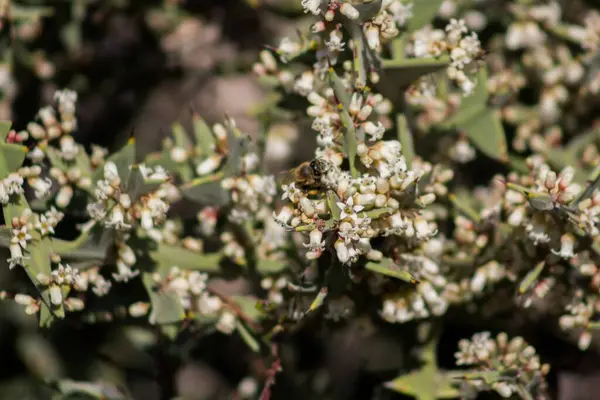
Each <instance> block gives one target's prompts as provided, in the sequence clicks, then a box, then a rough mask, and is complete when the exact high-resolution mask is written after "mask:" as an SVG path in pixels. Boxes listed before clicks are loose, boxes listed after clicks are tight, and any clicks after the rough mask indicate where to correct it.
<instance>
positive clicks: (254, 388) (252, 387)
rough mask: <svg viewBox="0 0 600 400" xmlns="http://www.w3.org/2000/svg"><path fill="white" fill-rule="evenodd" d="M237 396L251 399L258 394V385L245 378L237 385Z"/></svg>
mask: <svg viewBox="0 0 600 400" xmlns="http://www.w3.org/2000/svg"><path fill="white" fill-rule="evenodd" d="M237 391H238V394H239V395H240V397H241V398H243V399H252V398H254V397H255V396H256V393H257V392H258V383H257V382H256V379H254V378H252V377H246V378H244V379H242V380H241V381H240V383H239V384H238V390H237Z"/></svg>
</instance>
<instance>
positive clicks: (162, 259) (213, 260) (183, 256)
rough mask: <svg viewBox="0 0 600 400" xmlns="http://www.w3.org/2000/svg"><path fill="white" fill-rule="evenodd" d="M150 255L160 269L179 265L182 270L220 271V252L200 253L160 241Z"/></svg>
mask: <svg viewBox="0 0 600 400" xmlns="http://www.w3.org/2000/svg"><path fill="white" fill-rule="evenodd" d="M150 257H151V258H152V260H153V261H154V262H155V263H156V264H157V265H158V267H159V268H160V269H163V268H164V269H170V268H171V267H178V268H180V269H182V270H195V271H203V272H218V271H219V261H220V260H221V254H220V253H211V254H199V253H196V252H194V251H191V250H188V249H186V248H183V247H180V246H173V245H169V244H166V243H159V244H158V245H157V247H156V250H153V251H151V252H150Z"/></svg>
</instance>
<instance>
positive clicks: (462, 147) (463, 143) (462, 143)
mask: <svg viewBox="0 0 600 400" xmlns="http://www.w3.org/2000/svg"><path fill="white" fill-rule="evenodd" d="M475 154H476V153H475V149H474V148H473V146H471V144H470V143H469V142H468V141H467V140H462V139H459V140H458V141H457V142H456V143H455V144H454V146H452V147H451V148H450V150H449V155H450V157H451V158H452V159H453V160H454V161H456V162H459V163H461V164H466V163H468V162H470V161H472V160H474V159H475Z"/></svg>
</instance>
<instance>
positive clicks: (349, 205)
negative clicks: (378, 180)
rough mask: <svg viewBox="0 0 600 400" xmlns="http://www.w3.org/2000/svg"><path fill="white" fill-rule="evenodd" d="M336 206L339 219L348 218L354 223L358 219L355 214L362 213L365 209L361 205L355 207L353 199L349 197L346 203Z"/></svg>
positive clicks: (338, 203)
mask: <svg viewBox="0 0 600 400" xmlns="http://www.w3.org/2000/svg"><path fill="white" fill-rule="evenodd" d="M336 204H337V206H338V207H339V208H340V210H341V212H340V219H346V218H350V219H352V220H354V221H356V220H357V219H358V216H357V215H356V213H358V212H360V211H362V210H363V209H364V208H365V207H364V206H361V205H358V204H357V205H355V204H354V199H353V198H352V197H349V198H348V199H347V200H346V202H345V203H344V202H337V203H336Z"/></svg>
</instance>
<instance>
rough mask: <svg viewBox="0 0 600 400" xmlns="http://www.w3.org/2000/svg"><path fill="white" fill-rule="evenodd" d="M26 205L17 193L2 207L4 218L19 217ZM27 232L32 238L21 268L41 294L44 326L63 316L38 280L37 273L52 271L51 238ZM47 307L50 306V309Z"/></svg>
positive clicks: (41, 319)
mask: <svg viewBox="0 0 600 400" xmlns="http://www.w3.org/2000/svg"><path fill="white" fill-rule="evenodd" d="M15 200H16V201H15ZM28 207H29V206H28V204H27V200H26V199H25V196H24V195H22V194H21V195H19V196H18V197H17V198H16V199H13V201H12V202H11V203H8V204H7V205H5V206H4V207H3V208H2V212H3V213H4V220H5V221H11V220H12V218H13V217H20V216H21V215H22V213H23V210H25V209H26V208H28ZM29 234H30V235H31V237H32V239H31V241H30V242H29V243H28V244H27V248H26V249H25V250H24V251H23V255H24V256H25V257H29V258H25V260H24V262H23V268H24V269H25V272H26V273H27V276H29V279H30V280H31V282H33V284H34V285H35V286H36V287H37V288H38V290H39V291H40V294H41V296H42V300H43V301H42V303H41V309H40V326H44V327H45V326H49V325H50V324H51V323H52V320H53V319H54V317H55V316H56V317H59V318H63V317H64V315H65V311H64V309H63V306H62V305H60V306H53V305H51V302H50V293H49V291H48V290H47V289H45V288H44V287H43V286H42V285H41V284H40V281H39V280H38V275H40V274H44V275H45V276H48V277H49V276H50V275H51V272H52V268H51V265H50V255H51V253H52V242H51V239H50V238H49V237H42V236H41V235H40V233H39V232H38V231H36V230H32V231H30V232H29ZM17 268H18V267H17ZM49 307H52V310H51V309H50V308H49Z"/></svg>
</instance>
